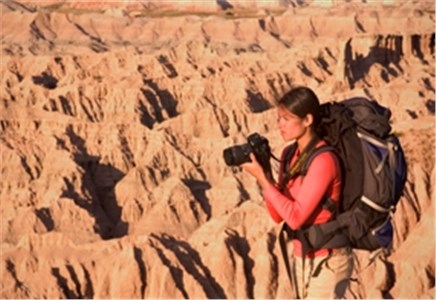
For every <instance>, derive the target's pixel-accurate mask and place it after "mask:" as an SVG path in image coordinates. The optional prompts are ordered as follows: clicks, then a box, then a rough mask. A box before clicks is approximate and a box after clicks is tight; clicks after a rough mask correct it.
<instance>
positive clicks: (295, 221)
mask: <svg viewBox="0 0 436 300" xmlns="http://www.w3.org/2000/svg"><path fill="white" fill-rule="evenodd" d="M324 144H325V142H324V141H320V142H319V143H318V144H317V147H319V146H321V145H324ZM284 153H285V151H283V153H282V160H283V158H284ZM299 153H300V151H299V150H298V149H297V151H296V152H295V154H294V156H293V157H292V158H291V162H290V164H291V165H292V164H293V163H294V162H295V161H296V160H297V158H298V155H299ZM280 170H282V168H280ZM281 172H282V171H281ZM282 177H283V174H281V173H280V174H279V181H280V180H281V178H282ZM340 193H341V171H340V165H339V162H338V159H337V158H336V156H335V155H334V154H333V153H331V152H322V153H321V154H319V155H317V156H316V157H315V158H314V159H313V161H312V162H311V164H310V166H309V168H308V170H307V173H306V175H305V176H304V177H303V176H298V177H296V178H295V179H292V180H290V181H289V182H288V184H287V186H286V188H285V189H284V191H283V193H281V192H280V191H279V190H278V189H277V187H276V186H274V185H273V184H271V185H269V186H268V187H267V188H266V189H264V190H263V197H264V199H265V202H266V206H267V208H268V211H269V214H270V215H271V217H272V218H273V220H274V221H276V222H277V223H279V222H282V221H285V222H286V223H287V225H288V226H289V227H290V228H291V229H293V230H296V229H301V228H302V227H303V225H304V226H306V225H311V224H321V223H325V222H327V221H328V220H329V219H330V217H331V213H330V211H328V210H326V209H323V208H322V205H320V203H321V200H322V199H324V197H325V196H327V197H329V198H331V199H332V200H333V201H335V202H338V201H339V198H340ZM293 243H294V254H295V255H297V256H302V247H301V242H300V241H299V240H297V239H295V240H294V242H293ZM327 253H328V251H327V250H326V249H320V250H317V251H315V252H313V253H310V255H314V256H321V255H326V254H327Z"/></svg>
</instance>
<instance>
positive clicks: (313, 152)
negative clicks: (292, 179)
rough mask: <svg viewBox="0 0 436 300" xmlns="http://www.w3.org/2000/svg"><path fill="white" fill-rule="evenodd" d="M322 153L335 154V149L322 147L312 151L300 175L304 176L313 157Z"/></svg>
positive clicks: (326, 146)
mask: <svg viewBox="0 0 436 300" xmlns="http://www.w3.org/2000/svg"><path fill="white" fill-rule="evenodd" d="M324 152H333V153H336V149H335V148H334V147H333V146H331V145H322V146H321V147H318V148H315V149H313V151H312V152H311V153H310V155H309V157H308V158H307V160H306V161H305V163H304V164H303V167H302V168H301V175H303V176H305V175H306V173H307V170H308V169H309V166H310V164H311V163H312V161H313V160H314V159H315V157H316V156H317V155H319V154H321V153H324Z"/></svg>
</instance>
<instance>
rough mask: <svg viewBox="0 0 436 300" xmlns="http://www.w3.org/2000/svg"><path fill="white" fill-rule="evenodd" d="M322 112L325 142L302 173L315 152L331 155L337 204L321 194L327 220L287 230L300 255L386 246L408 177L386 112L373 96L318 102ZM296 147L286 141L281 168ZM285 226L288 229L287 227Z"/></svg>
mask: <svg viewBox="0 0 436 300" xmlns="http://www.w3.org/2000/svg"><path fill="white" fill-rule="evenodd" d="M321 116H322V121H321V125H320V128H319V136H320V137H321V138H323V139H324V140H325V141H326V142H327V143H328V145H326V146H322V147H318V148H316V149H314V150H312V151H311V153H310V154H309V155H308V158H307V159H306V160H305V162H304V163H303V165H302V167H301V175H303V176H304V175H305V173H306V171H307V168H308V167H309V165H310V163H311V161H312V160H313V158H314V157H315V156H316V155H318V154H319V153H322V152H324V151H333V152H334V153H336V155H337V156H338V157H339V160H340V162H341V165H342V180H343V190H342V199H341V201H340V207H339V208H336V210H334V209H333V208H334V207H335V206H334V205H331V203H329V202H331V200H329V199H327V198H326V199H325V201H323V204H322V205H323V207H324V208H326V209H329V210H331V211H332V213H333V219H332V220H331V221H329V222H327V223H325V224H317V225H312V226H309V227H307V228H303V229H301V230H298V231H292V232H288V234H290V235H291V237H293V238H298V239H300V240H301V242H302V245H303V251H304V252H305V253H307V252H309V251H312V250H317V249H321V248H327V249H328V248H330V249H331V248H337V247H344V246H351V247H352V248H356V249H365V250H370V251H373V250H376V249H380V248H385V247H389V246H390V245H391V242H392V239H393V227H392V223H391V216H392V213H393V212H394V211H395V206H396V205H397V203H398V201H399V199H400V197H401V195H402V193H403V189H404V186H405V183H406V177H407V165H406V161H405V157H404V153H403V149H402V147H401V145H400V142H399V140H398V137H397V136H396V135H395V134H393V133H391V126H390V117H391V112H390V110H389V109H388V108H386V107H383V106H381V105H380V104H378V103H377V102H376V101H373V100H369V99H366V98H352V99H347V100H343V101H341V102H329V103H325V104H322V105H321ZM295 148H296V146H295V145H291V146H289V147H288V149H287V150H285V156H284V157H285V163H283V165H284V166H285V167H286V166H288V165H289V159H290V157H292V155H293V152H294V151H295ZM283 171H284V172H287V170H286V169H285V170H283ZM285 177H286V176H285ZM284 184H285V183H284V182H282V183H281V186H284ZM284 229H285V230H287V231H290V228H289V227H287V226H286V225H285V228H284Z"/></svg>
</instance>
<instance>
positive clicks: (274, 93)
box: [0, 1, 435, 298]
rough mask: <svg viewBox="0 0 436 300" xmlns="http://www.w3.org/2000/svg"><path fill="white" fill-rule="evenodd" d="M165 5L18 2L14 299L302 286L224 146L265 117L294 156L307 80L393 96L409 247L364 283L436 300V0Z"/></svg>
mask: <svg viewBox="0 0 436 300" xmlns="http://www.w3.org/2000/svg"><path fill="white" fill-rule="evenodd" d="M218 2H220V3H221V6H222V5H224V4H225V3H227V4H229V5H230V4H232V3H233V4H234V5H235V7H236V6H238V5H239V4H238V3H239V2H232V1H218ZM285 2H286V1H285ZM144 3H146V2H145V1H144V2H143V3H142V4H144ZM150 3H151V4H152V3H153V2H151V1H149V2H147V3H146V4H147V5H148V6H146V7H145V8H144V7H142V8H138V7H132V6H123V7H118V8H116V9H115V8H114V7H111V8H107V7H104V9H103V8H102V7H101V6H100V9H96V7H87V8H86V7H77V6H76V7H74V6H73V7H71V6H69V5H67V3H64V4H62V5H59V4H56V3H55V4H56V5H54V6H49V7H47V6H38V5H36V4H35V3H30V4H29V3H26V2H24V1H23V2H16V1H4V2H2V3H1V4H0V5H1V9H2V18H1V21H0V22H1V28H2V29H1V30H2V32H1V37H2V44H1V51H2V52H1V83H0V86H1V104H0V105H1V110H0V121H1V132H0V138H1V143H0V149H1V150H0V151H1V177H2V179H1V183H0V187H1V188H0V196H1V222H2V223H1V232H2V234H1V253H2V256H1V263H0V265H1V272H0V274H1V294H0V295H1V297H2V298H142V297H146V298H286V297H289V285H288V282H287V278H286V273H285V271H284V268H283V264H282V261H281V257H280V252H279V247H278V243H277V230H278V225H276V224H274V223H273V222H272V221H271V220H270V219H269V217H268V216H267V213H266V211H265V208H264V205H263V201H262V198H261V194H260V191H259V188H258V186H257V185H256V183H255V182H254V181H253V179H252V178H251V177H250V176H247V174H244V173H243V172H241V170H239V169H238V168H229V167H227V166H226V165H225V164H224V161H223V158H222V150H223V149H224V148H226V147H228V146H230V145H233V144H236V143H243V142H245V137H246V136H247V135H248V134H249V133H251V132H255V131H256V132H259V133H261V134H262V135H265V136H266V137H267V138H268V139H269V140H270V141H271V145H272V147H273V152H274V153H275V154H276V155H278V154H279V153H280V150H281V149H282V147H283V146H284V144H283V142H282V141H281V138H280V137H279V135H278V133H277V132H276V131H275V126H276V121H275V119H276V113H275V110H274V103H275V98H276V97H278V96H279V95H280V94H281V93H283V92H284V91H286V90H287V89H289V88H290V87H292V86H294V85H297V84H298V85H300V84H305V85H309V86H311V87H312V88H313V89H315V90H316V91H317V92H318V94H319V95H320V98H321V100H322V102H325V101H330V100H340V99H343V98H345V97H349V96H354V95H360V96H367V97H371V98H374V99H377V100H378V101H379V102H380V103H381V104H383V105H386V106H389V107H390V108H391V110H392V113H393V128H394V130H395V131H396V132H397V133H398V134H399V135H400V136H401V141H402V143H403V145H404V148H405V151H406V155H407V161H408V164H409V170H410V171H409V176H408V183H407V187H406V191H405V195H404V197H403V198H402V200H401V203H400V205H399V207H398V209H397V212H396V214H395V228H396V239H395V244H394V251H393V253H392V254H391V255H390V256H388V257H387V259H386V260H376V262H375V263H374V264H372V265H371V266H369V267H368V268H365V269H363V267H362V269H363V270H362V271H360V272H358V273H356V277H357V278H358V279H359V281H358V284H356V285H354V286H353V293H354V295H355V296H358V297H371V298H383V297H393V298H426V297H427V298H428V297H430V298H431V297H434V273H435V271H434V268H435V267H434V246H435V245H434V198H435V194H434V193H435V192H434V182H435V171H434V160H435V158H434V144H435V140H434V113H435V93H434V90H435V80H434V78H435V77H434V76H435V70H434V63H435V57H434V55H435V53H434V46H435V34H434V7H433V6H432V5H430V4H431V3H429V2H416V1H411V2H406V1H401V2H397V3H396V4H395V3H394V4H392V5H389V6H386V5H382V4H379V5H369V4H362V3H347V4H341V5H339V4H338V5H334V6H331V7H327V8H326V7H319V6H315V5H300V4H299V2H298V1H295V2H294V1H288V6H287V7H285V6H281V9H280V10H271V11H269V10H268V9H266V10H265V9H264V10H254V12H253V11H252V10H248V9H247V10H246V11H245V14H244V10H232V9H231V7H227V8H224V7H221V8H222V9H225V10H224V12H220V11H218V12H214V13H211V12H210V11H209V12H208V13H206V14H202V13H198V12H197V14H190V13H189V12H188V13H187V12H186V11H184V12H183V13H180V12H179V13H175V14H170V12H171V11H160V13H161V14H162V15H159V14H157V13H156V11H154V10H152V9H150V5H151V4H150ZM97 8H98V7H97ZM367 257H368V254H367V253H358V258H359V262H360V265H361V266H363V265H364V264H365V263H366V261H367Z"/></svg>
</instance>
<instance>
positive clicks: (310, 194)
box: [242, 87, 353, 299]
mask: <svg viewBox="0 0 436 300" xmlns="http://www.w3.org/2000/svg"><path fill="white" fill-rule="evenodd" d="M319 110H320V104H319V101H318V98H317V96H316V95H315V93H314V92H313V91H312V90H311V89H309V88H307V87H297V88H295V89H292V90H291V91H290V92H288V93H287V94H285V95H284V96H283V97H282V98H281V99H280V100H279V103H278V109H277V112H278V128H279V130H280V133H281V135H282V137H283V139H284V140H285V141H295V142H296V145H297V148H296V151H295V152H294V155H293V156H292V158H291V159H290V166H289V168H290V170H291V171H294V173H295V174H294V176H292V177H291V178H290V180H289V181H288V182H287V184H285V186H283V189H279V188H278V187H277V186H276V185H274V183H272V182H270V181H269V179H268V177H267V176H266V174H265V173H264V171H263V169H262V167H261V165H260V164H259V163H258V162H257V161H256V158H255V156H254V155H253V154H251V155H250V158H251V160H252V161H251V162H248V163H245V164H243V165H242V167H243V168H244V169H245V170H246V171H248V172H249V173H250V174H251V175H253V176H254V177H255V178H256V180H257V181H258V183H259V185H260V186H261V188H262V190H263V196H264V199H265V202H266V207H267V209H268V211H269V214H270V215H271V217H272V218H273V220H274V221H276V222H277V223H279V222H282V221H284V222H285V223H286V225H287V226H288V227H290V228H291V229H292V230H293V231H296V230H299V229H303V228H307V227H308V226H309V225H312V224H320V223H325V222H327V221H328V220H330V218H331V214H332V213H331V212H330V211H329V210H327V209H325V208H323V206H322V202H323V199H326V197H328V198H329V199H331V201H332V202H333V203H334V204H335V205H336V206H337V205H338V201H339V199H340V196H341V195H340V194H341V171H340V170H341V169H340V165H339V162H338V160H337V158H336V156H335V154H333V153H332V152H330V151H327V152H323V153H321V154H318V155H317V156H315V158H314V159H313V161H312V162H311V163H310V165H309V167H308V169H307V172H306V174H305V175H304V176H302V175H299V173H298V172H295V170H297V169H298V166H299V165H301V164H300V163H301V160H302V157H307V156H306V155H304V154H307V153H308V152H309V151H311V149H314V148H318V147H321V146H322V145H325V144H326V143H325V141H323V140H322V139H320V138H319V137H318V135H317V134H316V127H317V125H318V124H319V122H320V113H319ZM284 153H285V151H283V154H282V162H283V157H284V156H285V155H284ZM282 169H283V168H281V170H282ZM284 177H285V176H284V174H283V171H281V172H280V174H279V183H280V181H281V180H283V178H284ZM293 257H295V259H293V261H294V265H293V266H292V267H291V268H292V269H293V270H295V272H294V275H295V279H296V283H294V285H297V287H295V286H294V287H293V288H294V292H298V294H297V297H301V298H309V299H312V298H322V299H331V298H343V297H344V294H345V290H346V288H347V286H348V282H349V278H350V276H351V272H352V268H353V259H352V254H351V249H348V248H339V249H330V250H329V249H319V250H314V251H310V252H309V253H307V254H306V255H304V257H303V251H302V243H301V242H300V240H298V239H294V240H293ZM315 270H316V272H315Z"/></svg>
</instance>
